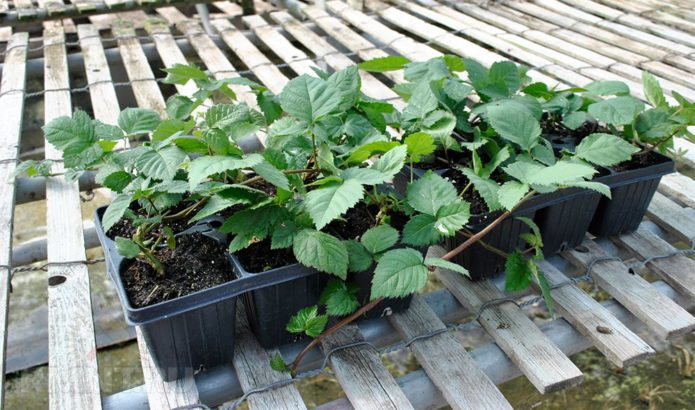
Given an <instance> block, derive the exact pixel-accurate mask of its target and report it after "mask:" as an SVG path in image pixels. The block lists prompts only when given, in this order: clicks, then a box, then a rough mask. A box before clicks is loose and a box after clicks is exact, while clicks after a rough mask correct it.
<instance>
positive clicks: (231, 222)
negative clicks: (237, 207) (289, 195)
mask: <svg viewBox="0 0 695 410" xmlns="http://www.w3.org/2000/svg"><path fill="white" fill-rule="evenodd" d="M288 217H289V212H288V211H287V209H286V208H283V207H280V206H277V205H275V204H267V205H264V206H260V207H257V208H246V209H244V210H241V211H239V212H236V213H235V214H234V215H232V216H230V217H229V218H227V219H226V220H225V221H224V223H223V224H222V226H221V227H220V228H219V231H220V232H222V233H234V234H236V235H245V234H251V235H252V236H256V237H257V238H258V239H259V240H260V239H263V238H265V237H266V236H267V235H268V232H269V230H270V229H271V228H272V227H274V226H276V225H278V224H280V223H281V222H282V221H285V220H287V218H288Z"/></svg>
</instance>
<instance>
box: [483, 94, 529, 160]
mask: <svg viewBox="0 0 695 410" xmlns="http://www.w3.org/2000/svg"><path fill="white" fill-rule="evenodd" d="M487 115H488V119H489V121H490V125H492V127H493V128H494V129H495V131H497V133H498V134H499V135H500V136H501V137H502V138H504V139H506V140H508V141H510V142H513V143H515V144H517V145H519V146H520V147H521V149H523V150H530V149H531V148H533V147H534V146H535V145H536V144H537V143H538V139H539V138H540V136H541V126H540V124H539V123H538V121H537V120H536V119H535V118H534V117H533V115H532V114H531V113H530V112H528V111H526V110H519V109H518V108H517V107H516V106H515V105H513V104H501V105H491V106H489V107H488V109H487Z"/></svg>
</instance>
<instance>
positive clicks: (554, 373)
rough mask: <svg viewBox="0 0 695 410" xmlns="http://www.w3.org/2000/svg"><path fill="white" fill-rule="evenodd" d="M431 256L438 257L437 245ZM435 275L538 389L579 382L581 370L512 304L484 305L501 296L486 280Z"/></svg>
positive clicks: (444, 273) (547, 390) (545, 390)
mask: <svg viewBox="0 0 695 410" xmlns="http://www.w3.org/2000/svg"><path fill="white" fill-rule="evenodd" d="M429 252H430V256H434V257H441V256H442V255H443V254H444V253H445V251H444V249H442V248H441V247H439V246H436V247H432V248H430V251H429ZM435 272H437V276H438V277H439V278H440V279H441V280H442V282H443V283H444V285H445V286H446V287H447V288H448V289H449V291H451V293H453V294H454V296H455V297H456V299H457V300H458V301H459V302H461V304H463V305H464V306H465V307H466V308H467V309H469V310H471V311H473V312H478V311H479V310H480V309H482V311H481V312H480V314H479V317H478V322H480V324H481V326H482V327H483V328H484V329H485V330H486V331H487V333H488V334H490V336H492V337H493V339H495V342H496V343H497V345H499V347H500V348H501V349H502V350H504V352H505V353H506V354H507V356H509V358H510V359H511V360H512V361H513V362H514V364H516V365H517V366H518V367H519V369H520V370H521V371H522V372H523V373H524V374H525V375H526V377H528V379H529V381H530V382H531V384H533V385H534V386H535V387H536V389H538V391H539V392H541V393H543V394H545V393H550V392H553V391H557V390H560V389H564V388H566V387H570V386H574V385H577V384H579V383H581V381H582V379H583V375H582V372H581V371H580V370H579V369H578V368H577V367H576V366H575V365H574V364H573V363H572V362H571V361H570V359H568V358H567V356H565V354H564V353H562V351H561V350H560V349H559V348H558V347H557V346H555V345H554V344H553V343H552V342H551V341H550V340H548V338H547V337H546V336H545V335H543V332H541V330H540V329H538V327H536V325H534V324H533V322H531V320H530V319H529V318H528V317H527V316H526V314H525V313H524V312H523V311H522V310H521V309H519V307H518V306H516V305H515V304H513V303H501V304H497V305H492V306H489V307H487V308H483V306H484V304H485V303H486V302H488V301H490V300H493V299H498V298H503V297H504V294H503V293H502V292H500V291H499V290H498V289H497V287H495V285H494V284H493V283H491V282H489V281H483V282H471V281H470V280H468V279H466V278H465V277H463V276H462V275H461V274H460V273H456V272H453V271H450V270H448V269H437V270H436V271H435Z"/></svg>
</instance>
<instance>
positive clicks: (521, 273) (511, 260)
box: [504, 250, 533, 292]
mask: <svg viewBox="0 0 695 410" xmlns="http://www.w3.org/2000/svg"><path fill="white" fill-rule="evenodd" d="M531 263H533V262H531ZM504 266H505V270H506V272H505V285H504V288H505V290H506V291H507V292H514V291H517V290H522V289H526V288H527V287H528V285H530V284H531V278H532V272H531V270H530V269H529V261H527V260H526V259H525V258H524V255H522V254H521V252H519V251H518V250H515V251H514V252H512V253H511V254H510V255H509V257H508V258H507V262H506V263H505V265H504Z"/></svg>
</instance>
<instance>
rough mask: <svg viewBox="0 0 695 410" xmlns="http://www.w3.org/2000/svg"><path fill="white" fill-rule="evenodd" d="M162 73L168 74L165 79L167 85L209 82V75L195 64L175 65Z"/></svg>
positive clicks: (164, 69)
mask: <svg viewBox="0 0 695 410" xmlns="http://www.w3.org/2000/svg"><path fill="white" fill-rule="evenodd" d="M162 71H164V72H165V73H167V77H166V78H165V79H164V83H166V84H181V85H183V84H186V83H187V82H188V81H190V80H208V79H209V78H208V75H207V74H205V71H203V70H201V69H200V68H198V67H196V66H195V65H194V64H191V65H185V64H174V65H173V66H171V67H168V68H163V69H162Z"/></svg>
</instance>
